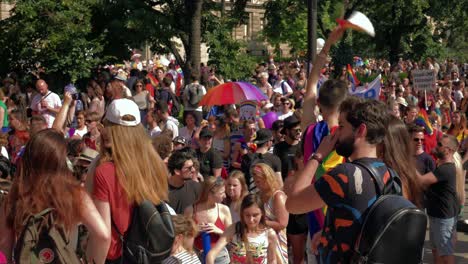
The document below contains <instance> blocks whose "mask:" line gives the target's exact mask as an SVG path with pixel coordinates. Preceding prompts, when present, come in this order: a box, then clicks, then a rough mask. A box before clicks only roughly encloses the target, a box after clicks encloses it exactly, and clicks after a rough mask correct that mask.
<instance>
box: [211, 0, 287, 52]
mask: <svg viewBox="0 0 468 264" xmlns="http://www.w3.org/2000/svg"><path fill="white" fill-rule="evenodd" d="M218 1H219V0H218ZM268 1H274V0H249V1H248V2H247V6H246V8H245V11H246V12H247V14H248V17H249V19H248V22H247V23H246V24H243V25H240V26H238V27H237V28H236V29H235V30H234V32H233V37H234V38H235V39H237V40H244V41H245V42H246V43H247V52H248V53H249V54H251V55H253V56H267V55H268V54H273V51H274V49H273V47H272V46H270V45H269V44H268V43H267V42H266V41H264V40H263V39H262V38H261V32H262V30H263V27H264V25H265V23H266V20H265V8H264V5H265V3H266V2H268ZM225 3H226V9H227V10H229V9H230V8H231V4H232V0H225ZM280 49H281V54H282V56H286V57H287V56H289V50H290V49H289V47H288V46H287V45H286V44H284V45H280Z"/></svg>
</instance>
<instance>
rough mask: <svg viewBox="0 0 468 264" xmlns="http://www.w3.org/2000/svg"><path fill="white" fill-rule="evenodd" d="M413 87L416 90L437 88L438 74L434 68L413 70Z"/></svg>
mask: <svg viewBox="0 0 468 264" xmlns="http://www.w3.org/2000/svg"><path fill="white" fill-rule="evenodd" d="M411 75H412V76H413V88H414V89H416V90H435V88H436V86H435V85H436V76H435V71H434V70H413V71H411Z"/></svg>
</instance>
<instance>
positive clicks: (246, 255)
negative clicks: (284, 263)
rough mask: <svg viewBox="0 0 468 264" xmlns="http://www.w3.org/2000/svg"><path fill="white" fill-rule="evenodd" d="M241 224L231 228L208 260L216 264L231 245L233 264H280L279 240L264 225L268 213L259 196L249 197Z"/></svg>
mask: <svg viewBox="0 0 468 264" xmlns="http://www.w3.org/2000/svg"><path fill="white" fill-rule="evenodd" d="M240 214H241V220H240V221H239V222H237V223H236V224H233V225H231V226H230V227H229V228H228V229H227V230H226V232H224V234H223V235H222V236H221V238H220V239H219V240H218V242H217V243H216V245H215V246H214V247H213V248H212V249H211V250H210V252H209V253H208V255H207V257H206V263H207V264H213V263H215V262H214V260H215V258H216V256H217V255H218V253H219V252H220V251H221V250H222V249H223V248H224V247H225V246H226V245H228V248H229V254H230V257H231V263H233V264H237V263H269V264H271V263H274V264H276V263H277V255H278V254H277V253H276V248H277V244H278V240H277V237H276V234H275V231H273V229H271V228H269V227H267V226H266V224H265V209H264V207H263V202H262V200H261V199H260V197H259V196H257V195H255V194H249V195H247V196H246V197H245V198H244V200H242V204H241V210H240Z"/></svg>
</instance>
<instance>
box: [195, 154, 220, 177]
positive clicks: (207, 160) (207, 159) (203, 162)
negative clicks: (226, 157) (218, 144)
mask: <svg viewBox="0 0 468 264" xmlns="http://www.w3.org/2000/svg"><path fill="white" fill-rule="evenodd" d="M197 158H198V162H200V173H201V175H203V177H205V178H206V177H209V176H213V169H220V168H222V167H223V158H222V155H221V153H220V152H219V151H217V150H216V149H213V148H210V150H208V151H207V152H206V153H202V152H201V151H200V149H197Z"/></svg>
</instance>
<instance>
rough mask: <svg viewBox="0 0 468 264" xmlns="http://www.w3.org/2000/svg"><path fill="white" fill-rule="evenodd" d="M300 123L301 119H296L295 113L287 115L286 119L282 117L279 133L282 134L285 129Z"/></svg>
mask: <svg viewBox="0 0 468 264" xmlns="http://www.w3.org/2000/svg"><path fill="white" fill-rule="evenodd" d="M300 123H301V121H300V120H299V119H297V117H296V115H294V114H293V115H291V116H288V117H287V118H286V119H284V123H283V130H281V133H283V134H284V133H285V130H286V129H290V128H293V127H295V126H297V125H298V124H300Z"/></svg>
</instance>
